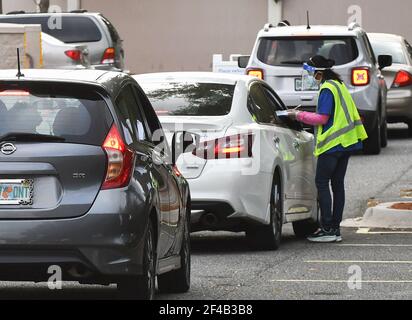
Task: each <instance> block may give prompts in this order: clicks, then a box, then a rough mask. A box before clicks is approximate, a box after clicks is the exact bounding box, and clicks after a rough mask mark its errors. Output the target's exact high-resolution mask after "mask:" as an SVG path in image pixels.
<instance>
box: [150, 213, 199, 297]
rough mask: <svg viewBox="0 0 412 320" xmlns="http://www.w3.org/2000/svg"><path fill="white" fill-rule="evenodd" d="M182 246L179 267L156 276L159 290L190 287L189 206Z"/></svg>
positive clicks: (176, 291) (175, 289) (183, 291)
mask: <svg viewBox="0 0 412 320" xmlns="http://www.w3.org/2000/svg"><path fill="white" fill-rule="evenodd" d="M186 217H187V218H186V222H185V224H184V231H183V239H182V248H181V250H180V259H181V260H180V261H181V267H180V269H178V270H173V271H170V272H168V273H165V274H162V275H159V276H158V277H157V284H158V287H159V291H160V292H162V293H185V292H187V291H189V289H190V269H191V261H190V260H191V259H190V256H191V254H190V252H191V251H190V221H189V218H190V206H188V209H187V212H186Z"/></svg>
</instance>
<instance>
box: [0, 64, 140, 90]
mask: <svg viewBox="0 0 412 320" xmlns="http://www.w3.org/2000/svg"><path fill="white" fill-rule="evenodd" d="M22 73H23V74H24V76H23V77H20V78H18V77H17V76H16V74H17V69H8V70H0V82H2V81H45V82H70V83H84V84H90V85H97V86H100V87H103V88H104V89H105V90H106V91H107V92H108V93H109V94H111V95H116V93H117V91H118V90H120V87H121V86H122V85H123V82H124V81H125V80H126V79H130V77H129V76H128V75H127V74H125V73H122V72H117V71H105V70H90V69H81V70H65V69H24V70H22ZM132 81H133V80H132Z"/></svg>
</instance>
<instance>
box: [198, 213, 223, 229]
mask: <svg viewBox="0 0 412 320" xmlns="http://www.w3.org/2000/svg"><path fill="white" fill-rule="evenodd" d="M201 222H202V224H203V225H205V226H207V227H214V226H216V225H217V224H218V222H219V218H218V217H217V216H216V215H215V214H214V213H206V214H204V215H203V216H202V219H201Z"/></svg>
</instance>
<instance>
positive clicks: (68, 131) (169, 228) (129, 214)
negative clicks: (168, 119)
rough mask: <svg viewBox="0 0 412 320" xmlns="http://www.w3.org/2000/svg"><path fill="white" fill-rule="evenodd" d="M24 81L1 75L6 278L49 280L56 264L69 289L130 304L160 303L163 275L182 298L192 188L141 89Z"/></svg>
mask: <svg viewBox="0 0 412 320" xmlns="http://www.w3.org/2000/svg"><path fill="white" fill-rule="evenodd" d="M23 74H24V76H20V77H17V76H16V70H5V71H0V84H1V90H0V235H1V241H0V279H1V280H11V281H45V280H47V279H48V277H49V276H50V275H49V274H48V270H49V267H50V266H58V267H59V268H60V269H61V274H62V276H63V278H62V280H63V281H78V282H80V283H92V284H111V283H117V285H118V289H119V290H120V293H122V296H124V295H123V294H125V295H127V297H129V296H133V297H139V298H146V299H151V298H153V295H154V292H155V279H156V276H157V280H158V286H159V289H160V290H161V291H163V292H184V291H187V290H188V289H189V286H190V243H189V218H190V194H189V188H188V185H187V182H186V180H185V179H184V178H183V176H182V175H181V174H180V173H179V172H178V171H177V170H176V168H175V166H174V163H173V161H170V162H169V161H168V159H169V158H168V157H164V156H162V154H161V153H160V151H161V149H158V146H159V144H160V141H161V140H160V138H161V135H160V134H161V133H162V127H161V125H160V123H159V120H158V118H157V117H156V114H155V112H154V110H153V108H152V106H151V104H150V102H149V100H148V99H147V97H146V95H145V94H144V92H143V91H142V90H141V88H140V87H139V85H138V84H137V83H136V81H135V80H133V79H132V78H131V77H129V76H128V75H126V74H124V73H120V72H107V71H97V70H65V71H62V70H24V71H23ZM155 137H159V140H157V138H155ZM189 146H190V144H189ZM162 149H163V154H170V153H171V152H170V151H169V150H168V149H167V148H162ZM172 153H175V150H173V149H172ZM169 160H170V159H169ZM124 297H125V296H124Z"/></svg>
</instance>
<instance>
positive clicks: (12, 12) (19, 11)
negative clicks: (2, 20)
mask: <svg viewBox="0 0 412 320" xmlns="http://www.w3.org/2000/svg"><path fill="white" fill-rule="evenodd" d="M25 13H26V11H23V10H18V11H10V12H7V13H6V14H25Z"/></svg>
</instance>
